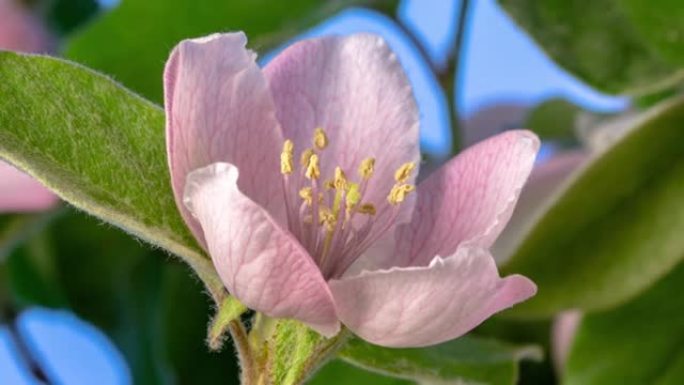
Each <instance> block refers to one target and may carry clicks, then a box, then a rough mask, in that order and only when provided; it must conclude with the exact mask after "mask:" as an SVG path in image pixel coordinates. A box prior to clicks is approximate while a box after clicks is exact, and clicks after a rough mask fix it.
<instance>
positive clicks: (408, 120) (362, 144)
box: [264, 34, 420, 231]
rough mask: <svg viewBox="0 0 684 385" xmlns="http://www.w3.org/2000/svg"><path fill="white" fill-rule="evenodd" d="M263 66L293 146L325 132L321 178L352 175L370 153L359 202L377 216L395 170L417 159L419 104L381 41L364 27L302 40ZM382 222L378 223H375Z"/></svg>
mask: <svg viewBox="0 0 684 385" xmlns="http://www.w3.org/2000/svg"><path fill="white" fill-rule="evenodd" d="M264 73H265V74H266V77H267V78H268V80H269V83H270V86H271V92H272V94H273V98H274V100H275V103H276V108H277V110H278V120H279V121H280V124H281V125H282V129H283V135H284V136H285V137H286V138H289V139H292V140H293V142H294V143H295V149H296V151H302V150H304V149H305V148H309V147H311V145H312V143H311V138H312V136H313V132H314V129H315V128H318V127H321V128H324V129H325V131H326V133H327V134H328V136H329V139H330V141H329V143H330V144H329V147H328V148H327V149H326V150H324V151H322V153H321V171H322V175H323V176H324V177H332V175H333V170H334V168H335V166H340V167H341V168H342V170H343V171H345V172H346V173H347V175H348V176H350V177H353V178H354V179H357V178H358V176H357V169H358V167H359V164H360V163H361V161H362V160H363V159H365V158H367V157H374V158H375V159H376V163H375V173H374V176H373V177H372V179H371V180H370V183H369V186H368V189H367V191H366V194H365V195H364V201H367V202H370V203H373V204H374V205H376V209H377V211H378V216H377V218H378V219H376V223H377V222H382V221H383V219H381V214H382V213H384V212H386V210H385V209H386V208H387V207H388V206H389V205H388V204H387V200H386V197H387V194H388V193H389V191H390V189H391V188H392V186H393V185H394V179H393V176H394V172H395V171H396V169H397V168H398V167H399V166H401V165H402V164H403V163H406V162H415V163H416V166H418V163H419V160H420V151H419V143H418V108H417V106H416V103H415V100H414V99H413V94H412V91H411V86H410V84H409V82H408V79H407V78H406V75H405V73H404V71H403V69H402V67H401V64H400V63H399V62H398V61H397V58H396V55H395V54H394V53H393V52H392V51H391V50H390V48H389V47H388V46H387V44H386V43H385V41H384V40H383V39H382V38H380V37H378V36H374V35H368V34H358V35H352V36H349V37H341V36H332V37H324V38H318V39H311V40H305V41H302V42H298V43H296V44H293V45H292V46H290V47H288V48H287V49H286V50H285V51H284V52H283V53H281V54H280V55H278V56H277V57H276V58H275V59H274V60H273V61H272V62H271V63H269V64H268V66H266V68H265V69H264ZM416 173H417V170H416V171H415V172H414V174H413V175H412V176H411V177H410V178H409V180H408V183H413V181H414V178H415V174H416ZM412 201H413V200H411V202H405V203H404V204H402V207H401V215H399V217H398V221H399V222H401V221H407V220H409V219H410V213H411V209H412ZM388 216H389V215H383V217H385V218H386V219H384V221H387V220H388V219H389V218H387V217H388ZM384 227H385V226H384V225H381V224H379V223H378V224H377V225H376V226H374V229H375V230H376V231H377V230H378V229H382V228H384Z"/></svg>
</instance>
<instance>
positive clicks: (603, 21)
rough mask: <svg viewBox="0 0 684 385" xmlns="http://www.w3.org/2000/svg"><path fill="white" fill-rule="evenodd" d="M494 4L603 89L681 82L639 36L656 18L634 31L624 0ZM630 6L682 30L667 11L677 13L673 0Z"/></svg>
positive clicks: (506, 0) (678, 72)
mask: <svg viewBox="0 0 684 385" xmlns="http://www.w3.org/2000/svg"><path fill="white" fill-rule="evenodd" d="M499 2H500V3H501V4H502V5H503V7H504V8H505V9H506V11H507V12H508V13H510V14H511V16H513V18H514V19H515V20H516V21H517V22H518V23H520V24H521V25H522V27H523V28H525V29H526V30H527V32H528V33H530V34H531V35H532V37H533V38H534V39H535V40H536V41H537V42H538V43H539V44H540V45H541V47H542V48H543V49H544V50H545V51H546V52H547V53H548V54H549V56H551V58H553V59H554V60H555V61H556V62H557V63H558V64H560V65H561V66H562V67H564V68H565V69H566V70H568V71H570V72H571V73H573V74H574V75H576V76H578V77H579V78H580V79H582V80H584V81H585V82H587V83H589V84H590V85H592V86H594V87H596V88H599V89H601V90H603V91H607V92H611V93H623V92H627V93H642V92H648V91H653V90H657V89H660V88H663V87H667V86H669V85H672V84H673V83H676V82H679V81H681V80H682V79H684V73H683V72H682V66H681V65H677V64H673V63H672V62H671V61H670V60H666V59H665V58H664V57H663V56H662V55H661V52H659V51H657V50H656V49H654V47H652V46H651V41H649V40H648V39H646V37H647V36H648V34H644V33H643V32H644V31H643V30H644V29H648V28H650V27H657V23H658V20H656V19H655V18H652V19H654V20H653V23H652V24H650V25H649V26H647V27H641V26H639V27H636V26H635V25H634V24H633V23H632V21H633V20H632V18H630V17H629V16H628V13H629V12H628V9H625V5H626V4H627V3H629V1H619V0H580V1H567V0H545V1H537V0H499ZM633 2H634V3H642V4H643V5H642V8H646V9H649V10H650V11H649V13H647V14H646V15H647V17H650V15H653V14H654V13H657V14H658V15H659V16H661V17H664V18H667V19H668V20H669V23H668V24H669V25H675V24H676V25H677V27H676V29H674V30H673V29H670V30H669V31H670V32H673V31H674V32H675V34H676V31H678V30H681V18H678V17H677V14H676V13H671V12H672V9H673V8H674V9H681V6H680V4H679V3H677V2H676V1H671V3H673V5H672V6H671V7H668V6H666V4H665V3H666V1H655V2H643V1H642V2H639V1H638V0H634V1H633ZM632 8H634V7H632ZM637 17H641V16H640V15H637ZM662 36H663V37H666V35H662ZM677 47H678V48H677V49H679V47H680V46H677ZM679 51H681V50H679ZM679 55H682V54H681V52H680V53H679ZM680 64H681V63H680Z"/></svg>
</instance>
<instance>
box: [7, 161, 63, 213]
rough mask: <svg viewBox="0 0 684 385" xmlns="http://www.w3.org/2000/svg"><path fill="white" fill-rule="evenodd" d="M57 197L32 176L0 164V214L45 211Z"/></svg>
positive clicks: (55, 201)
mask: <svg viewBox="0 0 684 385" xmlns="http://www.w3.org/2000/svg"><path fill="white" fill-rule="evenodd" d="M55 203H57V197H56V196H55V195H54V194H52V193H51V192H50V191H48V190H47V189H46V188H45V187H43V185H41V184H40V183H38V182H37V181H36V180H34V179H33V178H31V177H30V176H28V175H26V174H24V173H22V172H20V171H19V170H17V169H16V168H14V167H12V166H10V165H9V164H7V163H5V162H0V213H8V212H32V211H43V210H47V209H49V208H51V207H52V206H54V205H55Z"/></svg>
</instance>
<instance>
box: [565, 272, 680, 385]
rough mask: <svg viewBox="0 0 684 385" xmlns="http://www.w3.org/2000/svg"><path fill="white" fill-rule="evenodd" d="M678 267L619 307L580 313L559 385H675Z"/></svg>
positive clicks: (676, 369)
mask: <svg viewBox="0 0 684 385" xmlns="http://www.w3.org/2000/svg"><path fill="white" fill-rule="evenodd" d="M683 291H684V264H680V265H679V267H678V268H677V269H676V270H674V271H672V272H671V273H670V274H669V275H668V276H666V277H665V278H664V279H663V280H661V281H660V282H658V283H657V284H656V285H655V286H653V287H652V288H651V289H649V290H648V291H646V292H645V293H643V294H642V295H640V296H639V297H637V298H635V299H634V300H633V301H631V302H629V303H627V304H625V305H624V306H621V307H619V308H616V309H613V310H610V311H607V312H603V313H596V314H590V315H586V316H585V317H584V318H583V320H582V322H581V324H580V327H579V328H578V331H577V335H576V339H575V340H574V341H573V343H572V347H571V351H570V356H569V360H568V364H567V368H566V372H565V376H564V379H563V384H565V385H604V384H620V385H641V384H653V385H677V384H681V383H682V381H683V380H684V348H683V345H682V341H684V297H682V296H681V295H680V294H681V293H682V292H683Z"/></svg>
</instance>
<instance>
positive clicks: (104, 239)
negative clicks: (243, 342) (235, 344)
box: [3, 210, 238, 384]
mask: <svg viewBox="0 0 684 385" xmlns="http://www.w3.org/2000/svg"><path fill="white" fill-rule="evenodd" d="M8 266H9V269H8V270H7V272H6V278H7V279H8V280H9V285H10V288H11V291H10V292H11V296H12V297H13V303H14V304H15V306H20V307H21V308H24V307H28V306H33V305H41V306H48V307H59V308H68V309H71V310H72V311H74V312H75V313H76V314H77V315H78V316H79V317H82V318H83V319H85V320H87V321H89V322H92V323H93V324H94V325H96V326H97V327H99V328H100V329H101V330H103V331H104V332H105V333H107V334H108V335H109V337H110V338H112V340H113V341H114V343H115V344H116V345H117V347H118V348H119V349H120V350H121V351H122V353H123V354H124V356H125V357H126V360H127V362H128V364H129V367H130V368H131V371H132V373H133V377H134V380H135V381H134V382H135V383H136V384H138V383H140V384H210V383H217V382H220V383H233V382H230V381H235V382H234V383H236V384H237V383H238V382H237V379H238V368H237V366H236V362H235V358H234V354H233V352H232V351H231V349H224V351H223V352H222V353H211V352H209V350H208V349H207V347H206V345H205V343H204V341H205V336H206V327H207V324H208V322H209V316H210V315H211V314H212V311H211V308H210V306H209V299H208V298H207V297H206V296H205V295H204V294H203V293H202V287H201V283H200V282H198V281H197V279H194V278H192V277H191V276H190V274H189V270H188V268H187V267H185V266H182V265H181V264H180V263H178V262H175V261H174V260H173V259H171V258H170V256H168V255H167V254H165V253H164V252H162V251H161V250H151V249H149V248H148V247H145V246H143V245H141V244H140V242H138V241H136V240H134V239H132V238H131V237H130V236H128V235H127V234H124V233H123V232H121V231H120V230H118V229H115V228H112V227H111V226H109V225H106V224H102V223H98V221H97V220H96V219H94V218H91V217H86V216H85V215H84V214H81V213H77V212H75V211H73V210H69V211H67V212H66V213H64V214H63V215H62V216H61V217H60V218H58V219H57V220H56V222H55V223H54V225H53V226H51V228H50V231H49V233H45V234H42V235H41V236H39V237H36V238H33V239H31V240H30V241H29V242H28V243H27V244H26V245H24V246H22V247H21V248H19V249H17V250H16V251H15V252H14V253H12V255H11V256H10V258H9V260H8ZM5 284H7V282H4V283H3V285H5Z"/></svg>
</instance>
